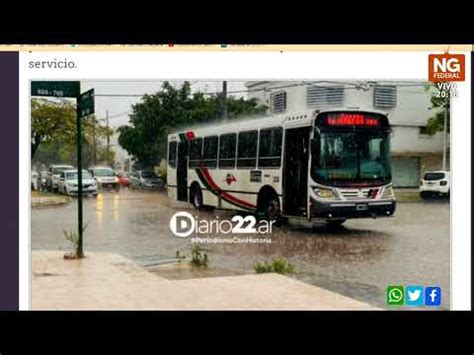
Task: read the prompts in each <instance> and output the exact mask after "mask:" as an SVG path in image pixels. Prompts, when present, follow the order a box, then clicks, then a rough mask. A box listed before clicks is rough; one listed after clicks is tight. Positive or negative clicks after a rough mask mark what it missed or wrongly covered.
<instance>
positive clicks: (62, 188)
mask: <svg viewBox="0 0 474 355" xmlns="http://www.w3.org/2000/svg"><path fill="white" fill-rule="evenodd" d="M58 192H59V193H62V194H65V195H69V196H74V195H76V196H77V194H78V193H79V182H78V171H77V169H74V170H65V171H62V172H61V173H60V174H59V185H58ZM82 194H83V195H93V196H97V183H96V181H95V179H94V178H93V177H92V175H91V174H90V173H89V172H88V171H87V170H82Z"/></svg>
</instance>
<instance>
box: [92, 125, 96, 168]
mask: <svg viewBox="0 0 474 355" xmlns="http://www.w3.org/2000/svg"><path fill="white" fill-rule="evenodd" d="M95 124H96V118H95V116H92V134H93V139H94V141H93V142H92V143H93V149H94V157H93V161H94V166H96V165H97V136H96V133H95Z"/></svg>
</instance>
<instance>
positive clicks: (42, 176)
mask: <svg viewBox="0 0 474 355" xmlns="http://www.w3.org/2000/svg"><path fill="white" fill-rule="evenodd" d="M47 180H48V172H47V171H46V170H42V171H40V172H39V177H38V188H39V189H40V190H41V191H46V190H47V185H46V182H47Z"/></svg>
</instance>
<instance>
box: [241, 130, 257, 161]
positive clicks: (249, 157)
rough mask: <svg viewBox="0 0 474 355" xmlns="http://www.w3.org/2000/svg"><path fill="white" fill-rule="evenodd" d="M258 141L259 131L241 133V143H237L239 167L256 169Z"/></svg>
mask: <svg viewBox="0 0 474 355" xmlns="http://www.w3.org/2000/svg"><path fill="white" fill-rule="evenodd" d="M257 143H258V132H257V131H248V132H240V133H239V143H238V145H237V147H238V148H237V167H239V168H252V169H255V166H256V164H257Z"/></svg>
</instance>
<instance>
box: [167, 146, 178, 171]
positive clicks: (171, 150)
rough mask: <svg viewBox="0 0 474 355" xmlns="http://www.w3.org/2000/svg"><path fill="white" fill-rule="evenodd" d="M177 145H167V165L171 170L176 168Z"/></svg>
mask: <svg viewBox="0 0 474 355" xmlns="http://www.w3.org/2000/svg"><path fill="white" fill-rule="evenodd" d="M177 146H178V143H176V142H170V143H169V145H168V164H169V166H171V167H172V168H176V148H177Z"/></svg>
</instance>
